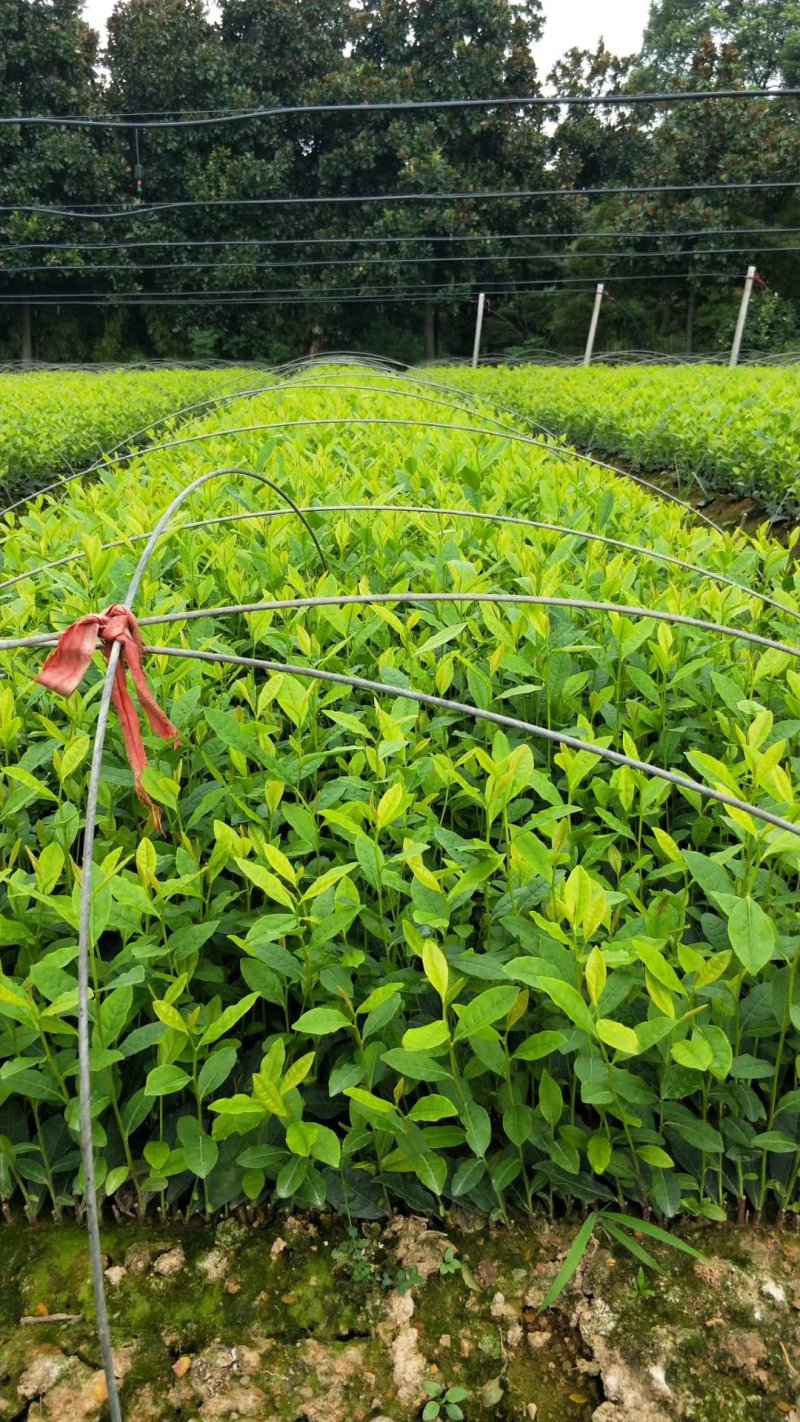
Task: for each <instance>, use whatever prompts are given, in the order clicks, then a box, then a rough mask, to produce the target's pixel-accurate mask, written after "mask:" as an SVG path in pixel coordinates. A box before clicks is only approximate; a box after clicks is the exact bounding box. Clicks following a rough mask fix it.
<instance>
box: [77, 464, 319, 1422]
mask: <svg viewBox="0 0 800 1422" xmlns="http://www.w3.org/2000/svg"><path fill="white" fill-rule="evenodd" d="M231 475H235V476H237V477H242V476H243V477H245V478H248V479H255V480H257V481H258V482H259V483H260V484H263V485H265V486H267V487H269V488H271V489H273V490H277V492H278V493H279V494H281V496H282V497H284V498H287V497H288V496H287V495H285V494H283V491H282V490H280V489H279V488H278V486H277V485H276V484H275V483H273V481H272V480H271V479H268V478H267V476H266V475H265V474H261V473H258V472H256V471H255V470H254V469H240V468H237V467H230V468H225V469H214V470H211V471H210V472H209V473H207V474H202V475H200V476H199V477H198V478H197V479H194V480H193V481H192V483H191V484H188V485H187V486H186V487H185V488H184V489H182V490H181V492H180V493H179V494H177V495H176V497H175V498H174V499H173V500H172V503H171V504H170V505H169V507H168V508H167V509H166V511H165V512H164V513H163V514H162V516H161V518H160V519H159V521H158V523H157V524H156V527H155V528H154V529H153V532H152V533H151V535H150V538H149V540H148V542H147V545H146V547H145V548H144V549H143V551H142V554H141V556H140V558H139V562H138V563H137V565H136V568H135V570H134V573H133V577H132V578H131V581H130V584H129V586H128V591H127V595H126V597H125V604H126V606H128V607H132V606H133V603H134V602H135V600H136V597H137V595H138V592H139V588H140V586H141V581H142V578H143V577H144V574H145V571H146V569H147V565H148V563H149V562H150V559H151V557H152V556H153V552H154V550H155V547H156V544H157V543H158V540H159V539H160V537H161V535H162V533H163V532H164V531H165V529H166V528H167V527H168V525H169V523H170V521H171V519H172V517H173V514H175V513H177V511H178V509H179V508H180V507H181V505H182V504H183V503H185V502H186V500H187V499H188V498H190V497H191V495H192V494H193V493H195V491H196V490H197V489H200V488H202V487H203V485H204V484H208V483H209V482H210V481H211V480H212V479H221V478H226V477H229V476H231ZM289 502H291V500H290V501H289ZM292 508H293V510H294V512H296V513H298V516H299V517H300V518H301V519H302V521H303V523H304V524H305V525H306V527H307V526H308V525H307V524H306V520H305V519H304V518H303V515H302V514H300V513H299V510H297V509H296V507H295V506H294V505H292ZM309 532H310V533H311V536H312V538H313V537H314V535H313V532H312V531H311V530H310V529H309ZM314 543H315V545H316V546H317V548H318V550H319V552H320V555H321V556H322V550H321V549H319V545H318V544H317V541H316V538H314ZM323 561H324V559H323ZM119 658H120V644H119V642H114V643H113V645H112V646H111V649H110V651H109V655H108V665H107V668H106V674H105V678H104V680H103V687H102V691H101V693H100V701H99V707H98V714H97V726H96V728H95V735H94V744H93V746H92V760H91V769H90V772H89V788H88V791H87V795H86V821H85V825H84V838H83V858H82V876H81V893H80V909H79V918H78V1104H79V1114H80V1127H81V1130H80V1135H81V1159H82V1162H83V1177H84V1183H85V1186H86V1229H87V1234H88V1239H89V1253H90V1259H91V1269H92V1289H93V1293H94V1299H95V1306H96V1310H97V1332H98V1337H99V1340H100V1350H101V1353H102V1358H103V1371H104V1373H105V1378H106V1386H107V1389H108V1406H109V1412H110V1414H111V1422H122V1412H121V1408H120V1401H119V1390H118V1388H117V1380H116V1374H115V1371H114V1350H113V1346H112V1342H111V1330H110V1328H109V1323H108V1307H107V1304H106V1292H105V1281H104V1278H103V1256H102V1245H101V1240H100V1219H99V1212H98V1208H97V1184H96V1176H95V1169H94V1142H93V1136H92V1106H91V1092H92V1083H91V1069H90V1064H89V1055H90V1023H89V959H90V947H91V937H92V894H93V867H94V841H95V834H96V830H97V802H98V796H99V793H100V777H101V774H102V769H103V750H104V747H105V739H106V731H107V728H108V715H109V710H110V707H111V696H112V692H113V688H114V678H115V676H116V672H117V666H118V663H119Z"/></svg>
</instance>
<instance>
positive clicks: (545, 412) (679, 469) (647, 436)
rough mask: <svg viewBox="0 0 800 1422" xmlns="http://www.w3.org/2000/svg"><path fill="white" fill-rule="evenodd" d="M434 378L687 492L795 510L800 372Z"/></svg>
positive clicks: (542, 370) (490, 371)
mask: <svg viewBox="0 0 800 1422" xmlns="http://www.w3.org/2000/svg"><path fill="white" fill-rule="evenodd" d="M442 378H445V379H447V380H451V381H453V382H454V383H456V384H458V385H459V386H461V387H463V388H464V389H466V390H470V391H476V392H477V393H479V394H481V395H483V396H484V397H485V398H486V399H493V400H497V401H500V402H501V403H504V404H506V405H510V406H512V407H513V408H514V409H515V410H517V411H518V412H519V413H520V415H522V416H524V417H526V418H527V419H529V420H531V421H532V422H534V424H535V423H538V424H540V425H542V426H544V427H545V428H546V429H548V430H550V431H552V432H553V434H556V435H560V436H563V437H564V438H566V439H567V440H569V441H570V442H572V443H573V444H576V445H578V446H579V447H580V448H581V449H583V450H591V451H594V452H595V454H597V455H598V456H602V455H603V454H605V455H613V456H621V457H622V458H623V459H625V460H627V461H629V462H630V463H631V464H632V466H633V467H634V468H636V469H640V470H648V469H652V470H666V471H669V472H670V473H674V474H675V475H676V476H677V478H678V480H679V481H680V483H681V485H682V486H683V487H684V488H686V489H689V488H691V486H692V485H693V484H695V485H696V483H697V481H698V480H699V481H700V482H701V484H702V485H703V486H705V487H711V488H716V489H720V490H724V491H725V492H738V493H741V494H745V495H747V496H749V497H751V498H757V499H758V500H759V501H760V502H761V503H762V504H763V505H764V507H765V509H767V510H768V511H769V512H770V513H771V514H778V513H780V514H782V515H784V516H785V517H793V518H797V517H798V516H799V515H800V482H799V481H798V464H799V463H800V421H799V420H798V405H799V404H800V370H799V369H798V368H797V367H795V366H793V367H789V368H785V369H775V368H773V369H768V368H766V369H765V368H764V367H760V368H744V369H739V370H728V369H721V368H720V367H718V366H702V365H699V366H678V367H666V368H664V367H658V366H649V367H648V366H635V367H625V366H612V367H608V366H590V367H589V368H588V369H587V368H584V367H580V368H578V369H557V368H555V367H552V366H532V365H531V366H519V367H516V368H514V369H507V368H502V367H501V368H483V369H481V370H478V371H471V370H464V369H458V370H450V371H446V372H442Z"/></svg>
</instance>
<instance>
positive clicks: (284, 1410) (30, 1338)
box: [0, 1216, 800, 1422]
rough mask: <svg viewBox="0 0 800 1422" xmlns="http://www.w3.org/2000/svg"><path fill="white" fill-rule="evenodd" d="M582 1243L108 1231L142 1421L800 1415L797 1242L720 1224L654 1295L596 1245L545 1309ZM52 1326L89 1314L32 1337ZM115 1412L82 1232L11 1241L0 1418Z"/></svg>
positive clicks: (127, 1360) (1, 1273)
mask: <svg viewBox="0 0 800 1422" xmlns="http://www.w3.org/2000/svg"><path fill="white" fill-rule="evenodd" d="M574 1228H575V1226H574V1225H573V1224H564V1225H558V1226H555V1225H552V1224H549V1223H548V1222H546V1221H541V1222H539V1223H538V1224H534V1225H529V1224H526V1225H525V1226H522V1225H517V1226H512V1227H510V1228H507V1229H505V1228H504V1229H499V1228H494V1227H490V1226H488V1225H487V1224H486V1222H485V1221H482V1220H480V1219H474V1220H473V1219H468V1218H467V1217H466V1216H464V1217H461V1218H459V1219H458V1220H454V1221H452V1222H448V1223H447V1224H446V1225H443V1226H441V1228H435V1227H433V1226H431V1225H429V1224H428V1223H427V1222H425V1221H422V1220H417V1219H399V1218H398V1219H395V1220H393V1221H392V1222H390V1224H389V1225H388V1226H385V1227H380V1226H377V1225H371V1226H369V1225H365V1226H364V1227H363V1228H359V1229H356V1230H352V1231H348V1230H347V1229H346V1228H345V1227H344V1226H343V1225H342V1224H341V1223H339V1222H335V1221H333V1220H327V1219H326V1218H325V1217H321V1218H317V1219H315V1220H313V1221H312V1220H310V1219H302V1218H294V1217H283V1218H282V1219H276V1220H274V1221H272V1222H270V1223H265V1222H263V1221H251V1222H248V1223H240V1222H239V1221H237V1220H226V1221H224V1222H222V1223H221V1224H219V1225H217V1226H216V1227H213V1226H208V1225H197V1226H192V1225H185V1226H182V1227H180V1228H178V1227H158V1226H152V1225H147V1226H134V1227H128V1226H115V1227H111V1228H108V1229H106V1230H105V1231H104V1246H105V1250H106V1266H107V1270H108V1273H107V1282H108V1299H109V1312H110V1320H111V1327H112V1331H113V1336H114V1342H115V1347H116V1348H117V1350H118V1366H119V1373H120V1377H121V1387H122V1398H123V1404H124V1414H125V1417H126V1422H201V1420H202V1422H206V1419H213V1418H228V1419H231V1422H233V1419H234V1418H237V1417H238V1418H247V1417H249V1418H255V1419H259V1422H372V1419H375V1422H377V1419H379V1418H380V1419H383V1422H386V1419H389V1422H415V1419H417V1418H419V1417H420V1415H421V1408H422V1405H423V1404H424V1401H425V1398H426V1394H425V1389H424V1384H425V1383H426V1382H438V1383H442V1384H444V1385H445V1386H454V1385H458V1386H461V1387H464V1388H466V1389H468V1394H469V1395H468V1399H467V1401H466V1402H465V1403H463V1408H464V1411H465V1414H466V1417H467V1419H468V1422H477V1419H487V1422H488V1419H490V1418H494V1419H496V1422H529V1419H532V1418H534V1417H535V1418H536V1422H590V1419H591V1418H592V1417H596V1418H597V1419H598V1422H670V1419H672V1418H686V1419H692V1422H771V1419H775V1422H778V1420H779V1419H785V1418H788V1419H792V1418H793V1419H794V1422H800V1349H799V1348H798V1342H800V1240H798V1238H797V1236H795V1235H787V1234H780V1235H779V1234H776V1233H769V1232H768V1231H756V1230H738V1231H736V1230H732V1229H731V1230H727V1229H714V1230H708V1229H707V1230H704V1231H702V1232H700V1233H698V1234H697V1235H696V1236H695V1238H694V1242H695V1243H696V1244H699V1245H700V1247H701V1248H702V1249H703V1251H704V1253H705V1255H706V1258H705V1259H704V1261H703V1262H695V1261H692V1260H690V1259H687V1258H686V1257H685V1256H678V1255H676V1254H674V1253H673V1252H672V1251H667V1252H665V1251H660V1261H661V1263H662V1265H663V1273H662V1274H660V1275H657V1276H652V1277H650V1278H649V1279H648V1281H647V1283H646V1284H645V1285H642V1283H641V1281H640V1282H638V1283H637V1269H636V1266H635V1264H634V1263H633V1261H630V1260H629V1259H628V1258H627V1257H625V1256H622V1257H619V1256H617V1255H614V1254H612V1253H611V1252H609V1250H608V1249H607V1248H606V1247H605V1245H604V1244H603V1243H602V1241H598V1242H597V1243H596V1244H595V1245H594V1246H593V1247H592V1248H591V1251H590V1253H589V1255H587V1258H586V1260H585V1263H584V1265H583V1267H582V1269H581V1271H580V1272H579V1275H578V1277H577V1279H576V1281H575V1285H574V1287H573V1288H572V1289H571V1290H570V1291H569V1292H568V1293H567V1294H566V1295H564V1296H563V1298H562V1300H561V1301H560V1304H559V1305H558V1306H557V1308H556V1309H555V1310H551V1311H550V1312H548V1313H547V1314H542V1313H540V1312H539V1311H538V1304H539V1302H540V1301H541V1298H542V1297H543V1295H544V1293H545V1291H546V1289H547V1286H548V1284H549V1281H550V1280H551V1279H552V1277H553V1275H554V1273H555V1271H556V1270H557V1268H558V1265H559V1262H560V1259H561V1258H563V1254H564V1251H565V1249H566V1248H567V1246H568V1243H569V1241H570V1239H571V1237H572V1235H573V1233H574ZM43 1313H47V1314H50V1313H68V1314H77V1315H79V1317H78V1318H77V1319H75V1320H74V1321H71V1322H69V1323H63V1324H52V1323H25V1324H23V1323H21V1322H20V1320H21V1319H22V1318H24V1317H26V1316H27V1317H36V1316H37V1315H41V1314H43ZM104 1415H105V1407H104V1391H103V1384H102V1375H101V1373H100V1355H99V1348H98V1345H97V1340H96V1337H95V1333H94V1329H93V1309H92V1299H91V1288H90V1284H89V1273H88V1264H87V1257H86V1247H85V1236H84V1233H83V1231H82V1230H81V1229H80V1228H79V1227H78V1226H77V1225H74V1224H62V1225H60V1226H58V1227H56V1226H45V1227H41V1228H39V1229H36V1230H29V1229H27V1227H23V1226H22V1225H20V1226H19V1227H14V1226H8V1227H6V1228H5V1229H4V1230H3V1231H2V1233H0V1418H2V1419H3V1422H10V1419H26V1422H85V1419H92V1418H94V1419H98V1422H100V1419H102V1418H103V1417H104Z"/></svg>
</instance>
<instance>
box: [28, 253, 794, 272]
mask: <svg viewBox="0 0 800 1422" xmlns="http://www.w3.org/2000/svg"><path fill="white" fill-rule="evenodd" d="M748 252H769V253H772V252H800V246H793V247H774V246H756V245H751V246H749V247H689V248H683V249H682V250H681V251H676V252H624V251H622V252H511V253H508V254H505V253H502V252H500V253H488V254H486V253H474V254H473V255H472V256H468V257H453V256H449V255H445V256H424V257H394V258H392V257H338V258H332V259H328V260H325V259H320V260H305V259H303V258H302V257H298V258H295V259H293V260H291V261H285V262H142V263H139V262H136V263H130V262H108V263H107V262H89V263H87V264H86V266H66V265H64V264H61V265H57V264H54V263H52V262H49V263H48V262H44V263H42V264H41V265H38V266H24V267H4V266H2V265H0V277H4V276H25V275H29V274H31V273H33V272H55V273H58V274H61V275H65V276H79V277H83V276H87V275H90V274H91V273H92V272H128V273H129V274H130V273H134V272H181V271H193V272H197V271H231V270H233V271H279V270H285V269H286V268H295V267H299V268H301V269H302V270H303V271H305V270H307V269H309V268H312V267H315V268H316V267H322V268H323V269H325V270H327V268H328V267H370V266H381V267H385V266H388V265H391V266H395V267H419V266H433V265H438V264H440V263H441V264H447V265H452V264H455V263H458V264H462V263H482V264H484V265H486V263H498V264H499V263H501V262H534V261H544V262H567V261H573V260H576V259H577V260H585V261H592V260H594V259H595V258H597V257H604V258H609V259H612V260H614V261H622V262H627V261H633V260H634V259H635V260H639V261H641V260H644V261H653V260H658V261H672V260H673V259H675V258H678V257H705V256H728V255H733V256H741V255H742V254H743V253H748ZM698 275H703V273H702V270H698Z"/></svg>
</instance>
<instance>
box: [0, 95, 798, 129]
mask: <svg viewBox="0 0 800 1422" xmlns="http://www.w3.org/2000/svg"><path fill="white" fill-rule="evenodd" d="M798 95H800V89H798V88H785V89H779V88H774V87H771V86H768V85H766V86H763V87H759V88H753V89H684V90H677V91H675V90H659V91H655V92H649V93H641V94H625V93H611V94H595V95H590V94H523V95H519V96H516V97H513V96H507V95H504V94H503V95H497V96H495V97H494V98H490V99H402V100H396V101H394V102H389V101H378V102H376V103H344V104H276V105H272V106H270V107H267V108H258V109H235V110H232V111H229V112H225V111H219V110H217V111H212V110H205V111H204V113H203V115H202V116H201V117H197V118H166V119H156V120H153V119H151V118H148V117H147V116H145V115H140V116H138V117H136V116H135V115H133V114H131V115H129V116H128V115H124V116H123V115H113V116H111V115H110V116H107V117H105V118H103V117H99V116H94V115H90V114H20V115H17V116H14V115H8V114H4V115H2V116H0V126H5V127H10V126H20V127H22V126H25V127H31V126H40V125H49V126H57V127H60V126H65V127H72V128H74V127H79V128H133V127H136V128H155V129H158V128H204V127H208V126H209V125H212V124H221V123H248V122H252V121H254V120H255V119H263V118H287V117H289V116H290V115H293V114H335V113H341V114H361V113H366V114H369V113H413V112H419V111H422V110H441V109H499V108H506V109H507V108H516V109H523V108H548V109H549V108H564V107H566V108H593V107H595V106H602V107H617V108H627V107H629V106H631V105H639V104H645V105H646V104H664V103H670V104H684V103H696V102H704V103H705V102H708V101H709V100H711V99H714V100H717V99H733V100H735V101H739V100H743V99H794V98H797V97H798Z"/></svg>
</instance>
